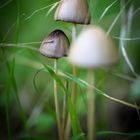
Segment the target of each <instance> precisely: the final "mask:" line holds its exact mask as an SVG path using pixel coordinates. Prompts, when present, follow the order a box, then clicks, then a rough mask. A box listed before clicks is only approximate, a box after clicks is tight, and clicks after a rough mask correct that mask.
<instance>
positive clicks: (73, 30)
mask: <svg viewBox="0 0 140 140" xmlns="http://www.w3.org/2000/svg"><path fill="white" fill-rule="evenodd" d="M75 39H76V23H73V27H72V42H74V41H75ZM73 75H74V76H75V77H77V68H76V66H73ZM76 89H77V86H76V83H75V82H73V83H72V95H71V98H72V102H73V103H75V102H76ZM70 131H71V122H70V116H68V120H67V124H66V130H65V139H66V140H67V139H69V137H70Z"/></svg>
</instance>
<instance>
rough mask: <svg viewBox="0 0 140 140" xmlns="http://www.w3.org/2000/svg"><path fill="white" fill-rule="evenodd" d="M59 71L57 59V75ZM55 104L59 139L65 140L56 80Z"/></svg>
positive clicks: (55, 64)
mask: <svg viewBox="0 0 140 140" xmlns="http://www.w3.org/2000/svg"><path fill="white" fill-rule="evenodd" d="M57 70H58V60H57V59H55V60H54V71H55V73H57ZM54 102H55V111H56V119H57V126H58V134H59V139H60V140H63V131H62V127H61V119H60V110H59V109H60V108H59V99H58V85H57V81H56V80H54Z"/></svg>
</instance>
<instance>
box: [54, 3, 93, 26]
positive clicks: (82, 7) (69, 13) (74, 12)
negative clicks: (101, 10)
mask: <svg viewBox="0 0 140 140" xmlns="http://www.w3.org/2000/svg"><path fill="white" fill-rule="evenodd" d="M54 18H55V20H62V21H67V22H72V23H80V24H89V23H90V12H89V7H88V2H87V0H61V1H60V4H59V6H58V7H57V9H56V12H55V17H54Z"/></svg>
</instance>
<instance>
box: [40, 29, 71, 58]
mask: <svg viewBox="0 0 140 140" xmlns="http://www.w3.org/2000/svg"><path fill="white" fill-rule="evenodd" d="M68 48H69V40H68V38H67V36H66V35H65V33H64V32H63V31H61V30H54V31H53V32H51V33H50V34H49V35H48V37H47V38H45V39H44V40H43V42H42V44H41V46H40V49H39V51H40V53H41V54H43V55H45V56H47V57H50V58H60V57H63V56H67V54H68Z"/></svg>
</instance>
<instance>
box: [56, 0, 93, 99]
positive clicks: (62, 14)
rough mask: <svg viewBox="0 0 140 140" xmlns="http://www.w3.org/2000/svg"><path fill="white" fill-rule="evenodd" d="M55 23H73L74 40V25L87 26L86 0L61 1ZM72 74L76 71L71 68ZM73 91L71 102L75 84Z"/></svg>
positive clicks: (87, 8)
mask: <svg viewBox="0 0 140 140" xmlns="http://www.w3.org/2000/svg"><path fill="white" fill-rule="evenodd" d="M54 19H55V20H56V21H59V20H61V21H65V22H71V23H73V28H72V42H73V41H74V40H75V38H76V24H77V23H78V24H89V23H90V12H89V7H88V2H87V0H61V1H60V4H59V6H58V7H57V9H56V12H55V17H54ZM73 74H74V75H75V76H76V75H77V70H76V68H75V67H74V68H73ZM73 86H74V91H73V96H74V97H73V98H74V99H73V100H75V98H76V97H75V90H76V89H75V88H76V87H75V86H76V85H75V84H74V85H73Z"/></svg>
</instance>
